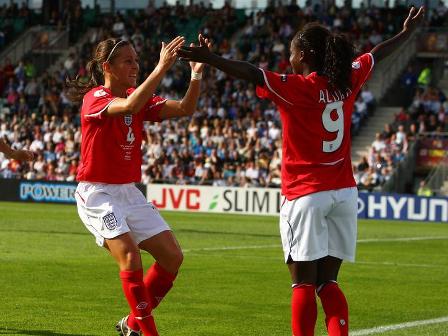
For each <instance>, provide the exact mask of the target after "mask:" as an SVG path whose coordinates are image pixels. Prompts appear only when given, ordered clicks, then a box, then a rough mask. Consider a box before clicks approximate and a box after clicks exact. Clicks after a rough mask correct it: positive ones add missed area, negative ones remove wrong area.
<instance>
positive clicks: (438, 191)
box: [426, 155, 448, 196]
mask: <svg viewBox="0 0 448 336" xmlns="http://www.w3.org/2000/svg"><path fill="white" fill-rule="evenodd" d="M447 183H448V155H445V158H444V159H443V160H442V161H441V162H440V165H438V166H437V167H435V168H434V169H433V170H432V171H431V173H429V175H428V177H427V179H426V185H427V186H428V188H429V189H431V191H432V192H433V193H434V195H438V196H443V195H444V196H447V195H448V187H446V184H447Z"/></svg>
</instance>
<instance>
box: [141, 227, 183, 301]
mask: <svg viewBox="0 0 448 336" xmlns="http://www.w3.org/2000/svg"><path fill="white" fill-rule="evenodd" d="M139 246H140V248H141V249H142V250H145V251H147V252H148V253H150V254H151V255H152V256H153V257H154V259H155V260H156V261H155V263H154V264H153V265H152V266H151V268H150V269H149V270H148V272H147V273H146V276H145V279H144V282H145V286H146V288H147V289H148V292H149V295H150V298H151V303H152V305H153V308H155V307H157V306H158V305H159V303H160V301H162V299H163V298H164V297H165V295H166V294H167V293H168V292H169V290H170V289H171V287H173V282H174V280H175V279H176V276H177V273H178V271H179V268H180V266H181V265H182V262H183V254H182V250H181V248H180V246H179V243H178V242H177V240H176V238H175V236H174V234H173V232H172V231H169V230H167V231H163V232H161V233H159V234H157V235H155V236H154V237H151V238H149V239H146V240H144V241H142V242H141V243H140V244H139Z"/></svg>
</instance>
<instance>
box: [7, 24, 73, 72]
mask: <svg viewBox="0 0 448 336" xmlns="http://www.w3.org/2000/svg"><path fill="white" fill-rule="evenodd" d="M67 47H68V31H67V30H60V31H58V30H55V29H54V28H53V27H47V26H34V27H31V28H29V29H28V30H27V31H26V32H25V33H23V35H22V36H20V37H19V38H18V39H17V40H16V41H14V42H13V43H12V44H11V45H10V46H9V47H7V48H6V49H5V51H3V52H2V53H1V54H0V59H2V60H5V59H8V58H9V59H10V60H11V63H12V64H17V63H18V62H19V61H20V60H22V58H23V56H25V55H26V54H27V53H28V52H30V51H33V52H35V51H36V50H46V52H47V53H48V52H55V51H57V52H61V50H65V49H67Z"/></svg>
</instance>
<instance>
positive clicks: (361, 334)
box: [350, 316, 448, 336]
mask: <svg viewBox="0 0 448 336" xmlns="http://www.w3.org/2000/svg"><path fill="white" fill-rule="evenodd" d="M446 322H448V316H445V317H440V318H436V319H431V320H421V321H412V322H405V323H399V324H393V325H388V326H380V327H375V328H371V329H362V330H356V331H353V332H350V336H365V335H375V334H381V333H384V332H387V331H393V330H400V329H407V328H414V327H420V326H424V325H429V324H439V323H446Z"/></svg>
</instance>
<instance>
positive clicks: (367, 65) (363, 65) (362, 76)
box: [352, 53, 375, 89]
mask: <svg viewBox="0 0 448 336" xmlns="http://www.w3.org/2000/svg"><path fill="white" fill-rule="evenodd" d="M374 63H375V61H374V59H373V55H372V54H371V53H366V54H362V55H361V56H359V57H358V58H357V59H355V60H354V61H353V63H352V76H353V78H354V83H355V86H356V88H357V89H359V88H360V87H361V86H363V85H364V83H365V82H366V81H367V79H369V77H370V74H371V73H372V69H373V65H374Z"/></svg>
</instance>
